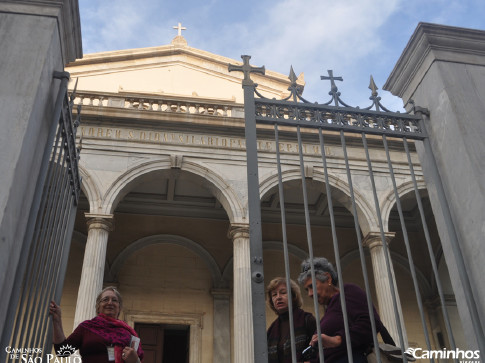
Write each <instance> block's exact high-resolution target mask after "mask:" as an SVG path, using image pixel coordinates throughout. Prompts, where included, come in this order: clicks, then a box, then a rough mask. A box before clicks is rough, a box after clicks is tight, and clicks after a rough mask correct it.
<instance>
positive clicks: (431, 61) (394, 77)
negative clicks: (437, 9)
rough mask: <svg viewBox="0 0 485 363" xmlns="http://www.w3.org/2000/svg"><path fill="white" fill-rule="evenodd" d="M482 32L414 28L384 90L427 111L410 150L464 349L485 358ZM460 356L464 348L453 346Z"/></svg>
mask: <svg viewBox="0 0 485 363" xmlns="http://www.w3.org/2000/svg"><path fill="white" fill-rule="evenodd" d="M484 44H485V31H483V30H475V29H465V28H456V27H450V26H444V25H438V24H427V23H420V24H418V26H417V28H416V30H415V31H414V34H413V35H412V36H411V39H410V40H409V42H408V44H407V46H406V48H405V49H404V51H403V53H402V55H401V57H400V58H399V60H398V62H397V64H396V65H395V67H394V69H393V71H392V73H391V75H390V76H389V78H388V80H387V82H386V84H385V85H384V89H386V90H389V91H390V92H391V93H392V94H393V95H396V96H399V97H401V98H402V99H403V102H404V104H405V105H407V106H410V104H409V101H410V100H411V99H413V100H414V104H415V105H416V106H419V107H422V108H426V109H428V111H429V118H426V119H425V122H424V124H425V125H426V131H427V134H428V137H429V138H428V141H429V142H428V143H426V142H423V143H421V142H417V143H416V151H417V153H418V156H419V160H420V162H421V166H422V170H423V175H424V178H425V180H426V188H427V190H428V194H429V199H430V202H431V207H432V209H433V215H434V217H435V221H436V227H437V229H438V233H439V236H440V240H441V244H442V246H443V255H444V257H445V260H446V264H447V266H448V271H449V272H450V277H451V284H452V286H453V291H454V293H455V297H456V301H457V302H458V304H457V307H458V311H459V313H460V317H461V320H462V321H461V323H462V326H463V329H464V331H465V336H466V342H467V344H468V348H469V349H472V350H476V349H480V350H481V351H482V352H485V340H484V339H483V337H484V336H485V333H484V328H483V327H485V289H483V288H477V286H483V274H484V272H485V267H484V266H485V265H484V263H483V261H485V243H483V241H484V235H485V228H484V223H483V221H485V208H484V207H483V206H484V205H485V188H484V187H483V185H484V183H483V181H484V180H485V158H484V157H483V156H484V155H485V143H484V142H483V140H484V138H485V122H484V118H483V115H484V103H483V100H484V99H485V87H484V84H485V47H484ZM459 348H460V349H464V348H465V347H459Z"/></svg>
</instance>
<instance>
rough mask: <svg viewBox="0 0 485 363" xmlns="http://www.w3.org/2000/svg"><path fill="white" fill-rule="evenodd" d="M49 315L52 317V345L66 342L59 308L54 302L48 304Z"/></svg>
mask: <svg viewBox="0 0 485 363" xmlns="http://www.w3.org/2000/svg"><path fill="white" fill-rule="evenodd" d="M49 314H50V315H51V316H52V328H53V329H52V342H53V343H54V344H59V343H62V342H63V341H64V340H66V336H65V335H64V329H63V328H62V319H61V307H60V306H59V305H57V304H56V303H55V302H54V301H51V302H50V304H49Z"/></svg>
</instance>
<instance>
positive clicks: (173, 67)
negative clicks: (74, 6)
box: [66, 39, 303, 103]
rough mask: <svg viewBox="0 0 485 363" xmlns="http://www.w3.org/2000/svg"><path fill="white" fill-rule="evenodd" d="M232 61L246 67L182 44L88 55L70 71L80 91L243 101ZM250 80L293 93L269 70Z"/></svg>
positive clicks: (276, 93)
mask: <svg viewBox="0 0 485 363" xmlns="http://www.w3.org/2000/svg"><path fill="white" fill-rule="evenodd" d="M174 40H175V39H174ZM229 63H231V64H242V62H241V61H237V60H234V59H230V58H226V57H223V56H219V55H216V54H212V53H209V52H206V51H203V50H200V49H196V48H192V47H189V46H187V45H186V44H184V42H180V41H179V42H172V44H170V45H166V46H160V47H151V48H140V49H129V50H121V51H111V52H102V53H94V54H88V55H85V56H84V58H83V59H80V60H78V61H76V62H73V63H71V64H69V65H68V66H67V67H66V70H67V71H68V72H70V74H71V78H72V80H75V79H77V80H78V90H80V91H95V92H107V93H122V94H123V93H124V94H126V93H136V94H150V95H158V96H163V95H171V96H173V95H175V96H184V97H200V98H204V99H212V98H213V99H218V100H228V101H229V100H231V101H235V102H238V103H242V102H243V90H242V87H241V80H242V78H243V74H242V73H241V72H229V71H228V64H229ZM251 78H252V79H253V80H254V82H255V83H257V84H258V91H259V92H261V93H262V94H263V95H265V96H266V97H271V98H273V97H276V98H280V97H283V96H285V95H287V94H288V93H289V92H288V87H289V79H288V76H286V75H283V74H280V73H276V72H272V71H266V74H265V75H264V76H263V75H259V74H252V75H251ZM301 83H302V84H303V82H301Z"/></svg>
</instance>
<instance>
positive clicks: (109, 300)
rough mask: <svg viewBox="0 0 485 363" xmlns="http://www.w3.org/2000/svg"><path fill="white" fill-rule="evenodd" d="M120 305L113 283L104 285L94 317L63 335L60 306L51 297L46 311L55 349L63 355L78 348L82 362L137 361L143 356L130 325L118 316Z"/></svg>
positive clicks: (115, 362) (121, 362)
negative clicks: (50, 322) (50, 324)
mask: <svg viewBox="0 0 485 363" xmlns="http://www.w3.org/2000/svg"><path fill="white" fill-rule="evenodd" d="M122 307H123V301H122V299H121V294H120V293H119V292H118V290H117V289H116V287H114V286H108V287H106V288H104V289H103V290H102V291H101V292H100V293H99V295H98V296H97V298H96V317H95V318H93V319H91V320H85V321H83V322H82V323H81V324H79V325H78V327H77V328H76V329H75V330H74V331H73V332H72V334H71V335H69V336H68V337H67V338H66V336H65V335H64V330H63V328H62V319H61V308H60V307H59V305H57V304H56V303H55V302H54V301H51V303H50V304H49V314H50V315H51V316H52V326H53V333H52V342H53V343H54V347H55V350H56V352H57V353H58V354H59V353H60V356H63V357H64V356H67V355H70V354H72V353H74V351H73V350H78V349H79V353H80V354H81V359H82V362H83V363H109V362H112V363H140V361H141V360H143V356H144V353H143V349H142V348H141V344H140V338H139V337H138V335H137V333H136V332H135V330H134V329H133V328H132V327H131V326H129V325H128V324H126V323H125V322H124V321H122V320H119V319H118V318H119V315H120V312H121V309H122ZM74 361H75V360H74Z"/></svg>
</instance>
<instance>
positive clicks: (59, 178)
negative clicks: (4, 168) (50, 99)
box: [0, 72, 81, 361]
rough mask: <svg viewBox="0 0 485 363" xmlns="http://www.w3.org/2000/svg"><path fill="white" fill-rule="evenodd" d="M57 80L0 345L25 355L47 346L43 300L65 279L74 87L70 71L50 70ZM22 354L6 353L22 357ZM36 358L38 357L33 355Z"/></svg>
mask: <svg viewBox="0 0 485 363" xmlns="http://www.w3.org/2000/svg"><path fill="white" fill-rule="evenodd" d="M54 78H56V79H59V80H60V86H59V90H58V96H57V99H56V104H55V109H54V120H53V122H52V126H51V129H50V130H49V134H48V141H47V144H46V145H47V146H46V147H45V151H44V154H43V158H42V164H41V168H40V175H39V178H38V180H37V186H36V194H35V199H34V202H33V206H32V208H31V210H30V215H29V222H28V229H27V232H26V234H25V236H26V237H25V240H24V241H23V248H22V257H21V261H20V263H19V267H18V269H17V273H16V281H17V283H16V284H15V285H14V286H15V289H14V291H13V292H12V298H11V300H10V302H9V308H8V313H7V321H6V322H5V329H4V331H3V332H2V341H1V344H0V345H1V346H2V347H7V346H10V347H15V348H22V349H32V351H31V352H29V354H28V356H29V359H34V360H35V359H36V358H37V357H45V354H47V353H49V352H50V351H51V347H52V343H51V341H50V336H51V324H49V315H48V306H49V302H50V301H51V300H56V301H57V302H59V300H60V298H61V293H62V287H63V284H64V276H65V272H66V266H67V260H68V257H69V248H70V243H71V235H72V231H73V227H74V220H75V215H76V209H77V202H78V199H79V193H80V190H81V180H80V176H79V172H78V160H79V152H80V150H79V149H78V148H77V147H76V130H77V127H78V125H79V115H80V108H79V109H78V116H77V119H76V120H73V119H72V107H73V99H74V93H73V94H72V95H71V96H70V97H69V95H68V92H67V84H68V81H69V73H67V72H55V74H54ZM21 359H22V354H19V355H17V357H15V358H12V357H10V356H9V357H7V360H8V361H21ZM36 361H37V360H36Z"/></svg>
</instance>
